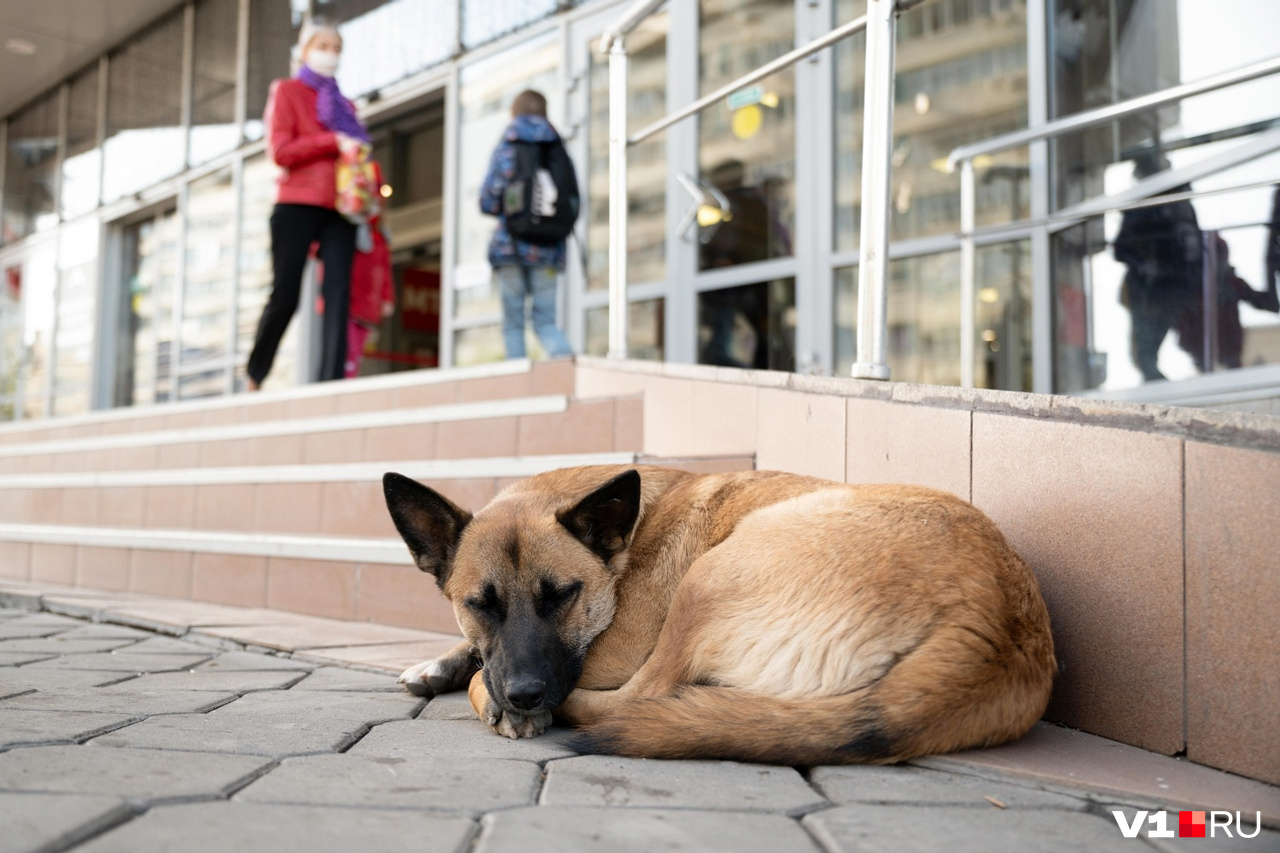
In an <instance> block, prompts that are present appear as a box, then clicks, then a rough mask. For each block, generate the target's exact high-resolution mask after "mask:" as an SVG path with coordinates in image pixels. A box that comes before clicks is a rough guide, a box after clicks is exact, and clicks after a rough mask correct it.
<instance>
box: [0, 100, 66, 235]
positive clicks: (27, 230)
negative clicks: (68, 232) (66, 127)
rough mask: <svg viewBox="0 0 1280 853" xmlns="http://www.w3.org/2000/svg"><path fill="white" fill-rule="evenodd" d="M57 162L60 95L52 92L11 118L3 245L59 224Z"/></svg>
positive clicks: (5, 171)
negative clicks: (55, 201) (56, 192)
mask: <svg viewBox="0 0 1280 853" xmlns="http://www.w3.org/2000/svg"><path fill="white" fill-rule="evenodd" d="M57 163H58V93H57V92H50V93H49V94H47V95H45V96H44V97H42V98H40V99H39V100H37V101H36V102H35V103H33V104H31V105H30V106H28V107H27V108H25V109H23V110H20V111H19V112H17V113H14V115H13V117H12V118H10V119H9V136H8V150H7V151H6V152H5V170H4V216H3V220H4V221H3V232H4V233H3V237H4V239H3V241H2V242H5V243H9V242H12V241H13V240H20V239H22V238H23V237H26V236H27V235H29V234H34V233H35V232H37V231H43V230H45V229H48V228H52V227H53V226H55V225H57V224H58V209H57V206H56V205H55V203H54V185H55V182H56V180H57Z"/></svg>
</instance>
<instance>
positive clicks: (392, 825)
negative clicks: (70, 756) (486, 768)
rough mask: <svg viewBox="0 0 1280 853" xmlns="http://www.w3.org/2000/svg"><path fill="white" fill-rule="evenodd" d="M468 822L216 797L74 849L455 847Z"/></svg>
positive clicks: (433, 852)
mask: <svg viewBox="0 0 1280 853" xmlns="http://www.w3.org/2000/svg"><path fill="white" fill-rule="evenodd" d="M474 832H475V823H474V822H473V821H472V820H471V819H470V818H466V817H451V816H446V815H432V814H425V813H423V812H415V811H410V810H399V811H396V810H386V809H335V808H332V807H330V806H282V805H270V804H265V803H244V802H219V803H192V804H186V805H178V806H161V807H159V808H155V809H152V810H151V811H149V812H147V813H146V814H145V815H143V816H142V817H140V818H137V819H135V820H132V821H130V822H129V823H127V824H125V825H124V826H121V827H117V828H116V829H113V830H111V831H110V832H107V833H105V834H104V835H100V836H98V837H97V838H95V839H93V840H92V841H90V842H89V843H88V844H85V845H84V846H82V847H77V848H76V851H77V853H246V851H270V853H352V851H358V853H405V851H406V850H412V851H414V853H461V851H463V850H467V849H469V847H470V843H471V838H472V836H473V834H474Z"/></svg>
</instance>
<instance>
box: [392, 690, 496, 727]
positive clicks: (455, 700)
mask: <svg viewBox="0 0 1280 853" xmlns="http://www.w3.org/2000/svg"><path fill="white" fill-rule="evenodd" d="M401 689H402V690H403V689H404V688H401ZM418 718H419V719H422V720H476V719H478V718H477V717H476V712H475V710H474V709H473V708H472V707H471V698H470V697H469V696H467V693H466V691H465V690H459V691H457V692H455V693H442V694H440V695H439V696H435V697H433V698H432V699H431V701H430V702H428V703H427V707H426V708H424V709H423V710H422V713H421V714H419V715H418Z"/></svg>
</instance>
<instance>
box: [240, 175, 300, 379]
mask: <svg viewBox="0 0 1280 853" xmlns="http://www.w3.org/2000/svg"><path fill="white" fill-rule="evenodd" d="M279 173H280V169H279V168H278V167H277V166H276V165H275V164H274V163H272V162H271V161H270V160H269V159H268V158H267V156H266V155H265V154H259V155H257V156H256V157H251V158H249V159H247V160H245V161H244V176H243V183H244V188H243V200H242V203H241V213H240V286H239V287H238V288H237V289H236V315H235V322H236V365H237V367H238V368H239V367H243V365H244V364H245V363H246V362H248V360H249V353H250V351H251V350H252V349H253V338H254V335H255V334H256V333H257V330H258V320H259V319H261V317H262V309H263V307H264V306H265V305H266V304H267V298H268V297H269V296H270V295H271V210H272V208H273V207H274V206H275V197H276V176H277V175H278V174H279ZM296 320H297V318H295V322H292V323H290V324H289V328H288V329H287V330H286V331H285V333H284V337H283V338H282V339H281V340H280V348H279V349H278V350H276V360H275V362H274V363H273V364H272V366H271V373H270V374H269V375H268V376H267V380H266V382H264V383H263V387H264V388H288V387H290V386H292V385H294V384H296V381H297V370H298V335H299V332H298V329H299V327H301V326H302V324H301V323H299V322H296Z"/></svg>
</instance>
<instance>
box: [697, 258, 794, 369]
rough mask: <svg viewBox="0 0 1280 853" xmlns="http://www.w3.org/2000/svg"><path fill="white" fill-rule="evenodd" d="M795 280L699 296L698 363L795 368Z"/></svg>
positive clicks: (762, 283) (723, 365)
mask: <svg viewBox="0 0 1280 853" xmlns="http://www.w3.org/2000/svg"><path fill="white" fill-rule="evenodd" d="M795 349H796V286H795V279H781V280H778V281H769V282H760V283H759V284H744V285H742V286H740V287H726V288H721V289H720V290H709V291H706V292H704V293H699V294H698V363H699V364H716V365H720V366H722V367H741V368H748V369H757V370H795V367H796V352H795Z"/></svg>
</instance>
